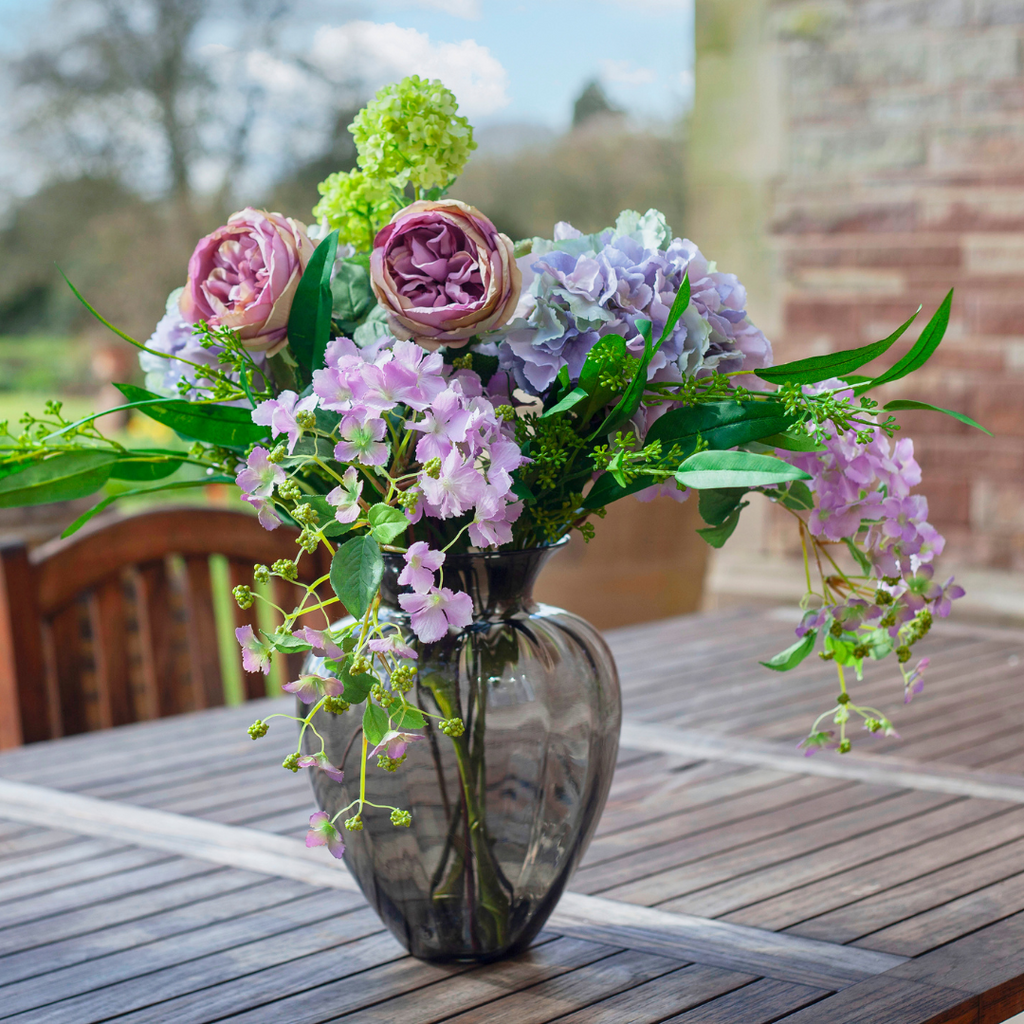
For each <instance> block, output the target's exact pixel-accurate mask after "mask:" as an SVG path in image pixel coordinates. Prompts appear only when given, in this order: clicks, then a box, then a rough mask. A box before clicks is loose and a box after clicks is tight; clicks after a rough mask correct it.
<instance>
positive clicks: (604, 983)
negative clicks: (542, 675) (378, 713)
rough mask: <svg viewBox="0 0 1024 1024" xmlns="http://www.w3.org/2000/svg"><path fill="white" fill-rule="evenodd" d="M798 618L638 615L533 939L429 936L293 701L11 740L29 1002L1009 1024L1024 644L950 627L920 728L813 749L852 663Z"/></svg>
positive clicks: (405, 1015)
mask: <svg viewBox="0 0 1024 1024" xmlns="http://www.w3.org/2000/svg"><path fill="white" fill-rule="evenodd" d="M785 619H786V616H785V615H777V616H770V615H762V614H754V613H741V612H735V613H729V614H716V615H714V616H708V617H694V618H686V619H676V620H667V621H663V622H660V623H656V624H652V625H648V626H644V627H636V628H631V629H628V630H621V631H618V632H616V633H614V634H612V635H610V637H609V639H610V641H611V642H612V645H613V647H614V649H615V652H616V655H617V657H618V660H619V664H620V668H621V672H622V677H623V684H624V694H625V717H626V724H625V725H624V728H623V749H622V753H621V756H620V758H619V764H618V769H617V773H616V776H615V782H614V785H613V790H612V795H611V798H610V800H609V803H608V807H607V809H606V811H605V814H604V817H603V819H602V821H601V826H600V829H599V831H598V834H597V837H596V838H595V840H594V842H593V844H592V845H591V848H590V850H589V852H588V854H587V857H586V860H585V862H584V864H583V865H582V867H581V868H580V870H579V871H578V872H577V874H576V876H575V878H574V879H573V882H572V890H573V892H572V893H569V894H567V895H566V897H565V898H564V899H563V901H562V903H561V904H560V905H559V908H558V909H557V911H556V913H555V915H554V916H553V917H552V919H551V922H550V924H549V926H548V928H547V929H546V930H545V931H544V932H543V933H542V935H541V936H540V937H539V938H538V940H537V942H536V943H535V944H534V946H533V947H532V948H531V949H530V950H529V951H528V952H527V953H526V954H524V955H523V956H520V957H519V958H517V959H514V960H510V961H505V962H503V963H498V964H492V965H489V966H485V967H471V966H465V965H455V966H437V965H430V964H424V963H420V962H419V961H416V960H414V959H412V958H410V957H408V956H406V955H404V953H403V951H402V949H401V948H400V947H399V945H398V944H397V943H396V942H395V941H394V940H393V939H392V938H391V936H390V935H389V934H388V933H387V932H385V931H384V930H383V929H382V927H381V925H380V924H379V922H378V921H377V918H376V917H375V915H374V914H373V912H372V911H370V910H369V909H368V908H367V906H366V904H365V903H364V901H363V899H362V897H361V896H360V895H359V894H358V892H357V891H355V890H354V885H353V883H352V880H351V878H350V876H349V875H348V873H347V872H346V871H345V870H344V869H343V868H341V867H340V866H339V865H336V864H334V863H332V862H330V861H329V859H328V858H327V857H326V856H325V855H324V852H323V851H322V850H308V851H307V850H306V849H305V847H304V846H303V845H302V844H301V842H300V841H299V839H300V837H301V836H302V835H303V834H304V832H305V826H306V822H307V819H308V816H309V813H310V810H311V806H310V794H309V791H308V788H307V782H306V780H305V779H304V777H303V776H301V775H300V776H294V775H292V774H291V773H289V772H286V771H282V770H281V769H280V768H279V767H277V762H279V760H280V758H281V757H282V756H283V754H284V753H285V752H286V749H287V748H288V746H289V744H290V741H291V736H290V734H289V733H288V730H287V729H281V728H277V729H272V730H271V733H270V735H269V736H268V737H267V738H266V739H265V740H263V741H261V742H260V743H252V742H251V741H250V740H249V739H248V737H247V736H246V735H245V731H244V727H245V725H246V724H247V723H248V722H250V721H251V720H252V719H253V718H255V717H256V716H257V715H263V714H266V713H268V712H269V711H270V710H271V709H272V708H273V707H275V706H278V707H280V706H286V705H282V704H278V705H275V704H274V702H266V703H265V704H262V703H260V704H249V705H248V706H246V707H242V708H226V709H220V710H217V711H207V712H202V713H200V714H198V715H194V716H186V717H181V718H175V719H165V720H163V721H159V722H151V723H146V724H143V725H138V726H128V727H125V728H123V729H118V730H115V731H109V732H105V733H93V734H89V735H85V736H80V737H74V738H70V739H65V740H59V741H55V742H53V743H44V744H37V745H34V746H31V747H26V748H22V749H20V750H16V751H13V752H9V753H7V754H5V755H3V756H2V757H0V775H2V776H3V781H0V1018H2V1019H3V1020H9V1021H23V1022H32V1024H44V1022H50V1021H52V1022H60V1024H78V1022H87V1021H101V1020H102V1021H107V1020H116V1021H118V1022H143V1021H145V1022H153V1021H160V1022H172V1021H174V1022H181V1024H204V1022H212V1021H220V1020H231V1021H238V1022H241V1021H244V1022H247V1024H255V1022H257V1021H261V1022H273V1024H300V1022H310V1024H312V1022H321V1021H329V1020H331V1021H333V1020H339V1019H342V1020H345V1021H348V1022H355V1021H359V1022H364V1021H379V1022H389V1024H400V1022H409V1024H426V1022H429V1021H458V1022H460V1024H468V1022H470V1021H487V1022H498V1024H501V1022H508V1024H533V1022H535V1024H541V1022H546V1021H554V1020H558V1021H561V1022H573V1024H584V1022H585V1024H604V1022H608V1024H622V1022H651V1024H653V1022H667V1021H672V1022H687V1024H695V1022H703V1024H713V1022H714V1024H769V1022H773V1021H778V1020H785V1021H787V1022H792V1024H811V1022H822V1024H826V1022H827V1024H846V1022H854V1021H857V1022H865V1024H866V1022H878V1024H924V1022H964V1024H967V1022H984V1024H996V1022H999V1021H1003V1020H1005V1019H1006V1018H1007V1017H1009V1016H1011V1015H1012V1014H1015V1013H1017V1012H1019V1011H1021V1010H1022V1009H1024V779H1022V777H1021V775H1020V772H1021V770H1022V768H1024V730H1022V728H1021V726H1022V724H1024V686H1022V682H1024V634H1022V633H1013V632H1009V631H1005V632H1004V631H996V630H985V629H980V628H973V627H965V626H956V625H943V626H942V627H941V628H940V629H938V630H936V636H935V637H934V638H932V639H930V640H929V641H928V642H927V644H928V650H927V652H926V653H929V654H931V655H932V658H933V663H932V665H933V670H932V671H931V673H930V674H929V676H928V679H927V685H926V690H925V693H924V694H923V695H922V696H921V697H920V698H918V699H917V700H916V701H915V702H914V703H913V704H912V705H911V706H910V707H908V708H903V707H902V706H901V705H900V696H901V695H900V693H899V692H898V690H899V687H897V686H896V684H895V683H894V682H893V680H892V676H891V672H890V671H889V670H887V671H881V670H877V671H875V672H874V673H873V674H871V675H869V676H868V678H867V679H866V680H865V682H864V684H863V687H862V691H861V697H862V698H863V699H864V700H868V699H870V700H871V701H872V702H881V704H882V707H883V708H885V709H891V710H892V711H893V712H894V713H895V712H897V711H898V713H899V724H900V728H901V730H902V732H903V734H904V736H905V739H904V740H903V741H902V742H897V741H885V742H876V741H875V740H873V739H871V738H867V737H865V740H864V742H862V743H860V744H859V745H858V747H857V750H860V751H867V752H866V753H855V754H852V755H848V756H846V757H842V758H840V757H838V756H837V755H824V756H817V757H815V758H813V759H807V758H803V757H800V756H799V755H798V754H797V753H796V752H795V749H794V745H795V741H796V740H797V739H798V738H799V736H800V735H801V734H802V732H803V731H804V730H805V729H806V726H807V723H808V721H809V719H810V718H811V717H813V714H814V713H815V712H816V710H817V709H820V708H821V707H822V705H823V702H827V701H828V700H829V696H830V693H831V687H832V683H831V681H830V679H829V673H828V671H827V670H826V669H825V668H824V667H823V666H821V665H820V663H816V662H809V663H807V664H806V665H805V666H803V667H801V669H800V670H798V671H797V672H794V673H790V674H788V675H775V674H770V673H768V672H766V671H764V670H762V669H761V668H760V667H759V666H758V665H757V659H758V658H759V657H760V658H764V657H766V656H769V655H771V654H773V653H775V652H776V650H778V649H780V648H781V647H782V646H785V645H786V644H787V643H788V642H789V638H790V637H791V630H792V622H791V621H785Z"/></svg>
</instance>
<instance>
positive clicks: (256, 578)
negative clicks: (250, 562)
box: [252, 565, 270, 583]
mask: <svg viewBox="0 0 1024 1024" xmlns="http://www.w3.org/2000/svg"><path fill="white" fill-rule="evenodd" d="M252 578H253V582H254V583H269V582H270V570H269V569H268V568H267V567H266V566H265V565H254V566H253V567H252Z"/></svg>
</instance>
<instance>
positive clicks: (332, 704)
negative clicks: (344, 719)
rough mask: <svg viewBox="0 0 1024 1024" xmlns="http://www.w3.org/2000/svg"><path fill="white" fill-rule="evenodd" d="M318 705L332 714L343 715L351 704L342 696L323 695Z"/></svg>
mask: <svg viewBox="0 0 1024 1024" xmlns="http://www.w3.org/2000/svg"><path fill="white" fill-rule="evenodd" d="M320 707H321V708H323V710H324V711H330V713H331V714H332V715H343V714H344V713H345V712H346V711H348V709H349V708H350V707H352V705H351V704H349V702H348V701H347V700H345V699H344V698H343V697H325V698H324V702H323V704H321V705H320Z"/></svg>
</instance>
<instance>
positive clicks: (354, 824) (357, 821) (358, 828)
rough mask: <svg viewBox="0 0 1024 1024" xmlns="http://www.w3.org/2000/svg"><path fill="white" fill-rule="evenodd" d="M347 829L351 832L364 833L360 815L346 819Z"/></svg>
mask: <svg viewBox="0 0 1024 1024" xmlns="http://www.w3.org/2000/svg"><path fill="white" fill-rule="evenodd" d="M345 828H347V829H348V830H349V832H362V831H363V819H362V818H361V817H360V816H359V815H358V814H356V815H355V816H353V817H351V818H346V819H345Z"/></svg>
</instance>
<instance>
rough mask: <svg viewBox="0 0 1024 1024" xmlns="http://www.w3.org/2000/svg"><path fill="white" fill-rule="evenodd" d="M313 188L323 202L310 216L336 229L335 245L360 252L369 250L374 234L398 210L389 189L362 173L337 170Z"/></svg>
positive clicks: (383, 183) (387, 186) (381, 182)
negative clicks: (336, 240) (339, 243)
mask: <svg viewBox="0 0 1024 1024" xmlns="http://www.w3.org/2000/svg"><path fill="white" fill-rule="evenodd" d="M317 189H318V190H319V191H320V195H322V196H323V199H321V200H320V202H319V203H317V204H316V206H314V207H313V216H314V217H315V218H316V219H317V220H318V221H323V222H326V224H327V226H328V227H329V228H331V229H332V230H333V229H334V228H337V229H338V241H339V242H348V243H349V244H350V245H352V246H354V247H355V248H356V249H358V250H359V251H361V252H365V251H366V250H367V249H370V248H372V247H373V239H374V237H375V236H376V234H377V232H378V231H380V229H381V228H382V227H384V225H385V224H387V222H388V221H389V220H391V215H392V214H393V213H395V212H396V211H397V210H398V203H396V202H395V198H394V194H393V192H392V190H391V187H390V186H389V185H388V184H387V183H386V182H383V181H379V180H377V179H375V178H369V177H367V175H365V174H364V173H363V172H362V171H351V172H345V171H338V172H337V173H336V174H332V175H331V176H330V177H328V178H325V179H324V180H323V181H321V182H320V184H319V185H317Z"/></svg>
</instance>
